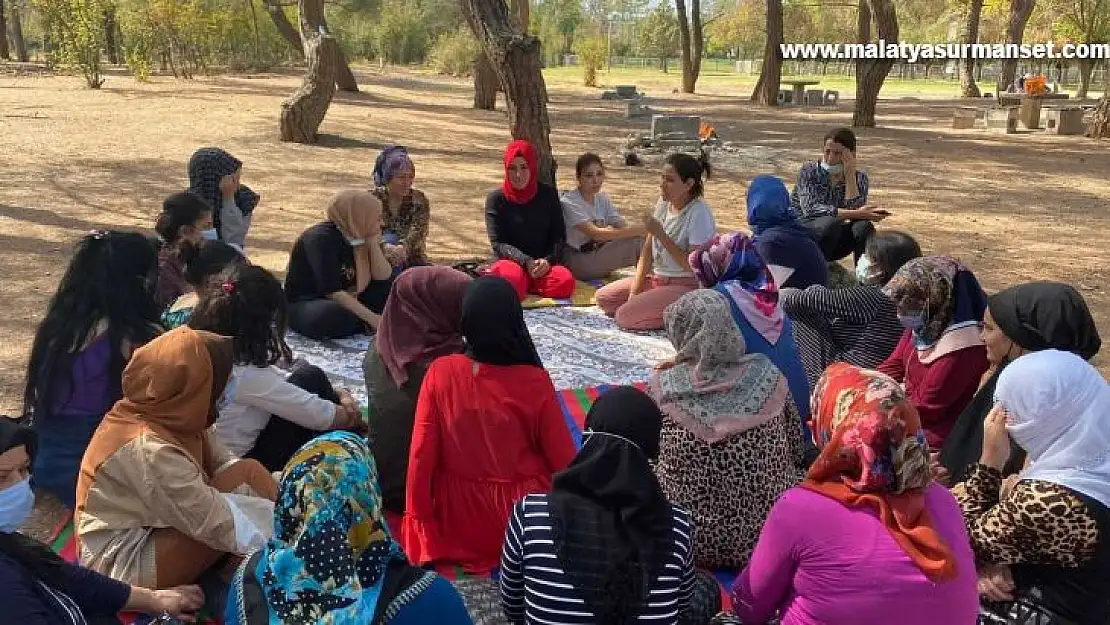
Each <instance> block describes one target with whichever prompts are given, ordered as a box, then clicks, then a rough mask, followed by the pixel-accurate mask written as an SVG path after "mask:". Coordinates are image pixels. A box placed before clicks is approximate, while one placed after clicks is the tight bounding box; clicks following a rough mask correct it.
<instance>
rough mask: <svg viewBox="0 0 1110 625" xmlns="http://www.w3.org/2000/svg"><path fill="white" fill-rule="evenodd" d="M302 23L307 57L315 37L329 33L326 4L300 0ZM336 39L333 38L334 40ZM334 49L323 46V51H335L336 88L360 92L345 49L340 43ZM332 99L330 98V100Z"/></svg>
mask: <svg viewBox="0 0 1110 625" xmlns="http://www.w3.org/2000/svg"><path fill="white" fill-rule="evenodd" d="M299 6H300V21H301V41H303V42H304V45H305V50H304V52H305V56H306V57H307V56H308V41H309V40H310V39H312V38H313V37H316V36H317V35H319V34H320V33H319V31H320V29H323V30H324V32H327V33H329V35H330V32H331V31H330V29H328V21H327V19H326V18H325V17H324V4H323V2H322V1H321V0H300V4H299ZM334 39H335V37H334V36H332V40H334ZM335 43H336V45H335V47H334V48H333V47H332V46H331V45H323V46H321V47H322V48H323V50H328V51H331V50H334V53H335V63H334V66H335V72H334V75H335V86H336V87H338V88H339V90H340V91H349V92H352V93H357V92H358V83H357V82H355V75H354V73H353V72H351V66H350V65H348V64H347V55H346V54H344V53H343V49H342V48H340V47H339V42H338V41H336V42H335ZM329 99H330V98H329Z"/></svg>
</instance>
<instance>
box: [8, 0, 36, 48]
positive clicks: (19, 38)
mask: <svg viewBox="0 0 1110 625" xmlns="http://www.w3.org/2000/svg"><path fill="white" fill-rule="evenodd" d="M8 27H9V28H10V29H11V33H12V45H13V46H15V58H16V59H18V60H19V62H21V63H26V62H27V61H29V60H30V58H31V57H30V56H28V54H27V42H26V41H24V40H23V16H22V15H20V13H19V3H18V2H12V3H9V4H8Z"/></svg>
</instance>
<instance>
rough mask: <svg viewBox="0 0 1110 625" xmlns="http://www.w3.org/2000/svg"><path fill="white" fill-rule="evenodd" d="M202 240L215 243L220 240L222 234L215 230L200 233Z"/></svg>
mask: <svg viewBox="0 0 1110 625" xmlns="http://www.w3.org/2000/svg"><path fill="white" fill-rule="evenodd" d="M200 238H202V239H204V240H205V241H215V240H217V239H219V238H220V233H219V232H217V231H216V229H215V228H209V229H207V230H201V231H200Z"/></svg>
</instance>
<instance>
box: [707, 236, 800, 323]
mask: <svg viewBox="0 0 1110 625" xmlns="http://www.w3.org/2000/svg"><path fill="white" fill-rule="evenodd" d="M690 266H691V267H692V268H693V270H694V275H695V276H697V278H698V282H700V283H701V285H702V286H703V287H705V288H711V289H716V290H717V291H720V292H722V293H724V294H725V295H727V296H728V297H729V298H730V299H732V301H733V302H734V303H735V304H736V306H737V307H738V308H739V309H740V312H741V313H743V315H744V318H745V319H747V321H748V323H750V324H751V326H752V327H753V328H755V331H756V332H759V333H760V334H761V335H763V338H765V339H767V341H768V342H770V343H771V344H772V345H774V344H776V343H778V341H779V336H781V335H782V328H783V324H784V320H785V314H784V313H783V310H782V306H781V305H780V304H779V289H778V286H776V285H775V278H774V276H772V275H771V270H770V269H768V268H767V264H766V263H764V262H763V258H762V257H761V256H760V255H759V252H758V251H757V250H756V249H755V245H753V244H752V240H751V238H750V237H748V235H746V234H744V233H743V232H731V233H729V234H726V235H723V236H722V235H719V234H717V235H713V238H712V239H710V240H709V241H706V242H705V243H704V244H703V245H701V246H700V247H698V248H697V249H695V250H694V251H693V252H691V253H690Z"/></svg>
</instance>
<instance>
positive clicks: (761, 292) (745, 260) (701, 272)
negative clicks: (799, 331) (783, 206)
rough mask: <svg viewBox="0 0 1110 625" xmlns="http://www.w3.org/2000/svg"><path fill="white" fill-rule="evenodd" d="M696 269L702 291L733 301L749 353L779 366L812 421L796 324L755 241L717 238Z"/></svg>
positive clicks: (699, 252) (695, 261) (696, 256)
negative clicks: (784, 308) (796, 339)
mask: <svg viewBox="0 0 1110 625" xmlns="http://www.w3.org/2000/svg"><path fill="white" fill-rule="evenodd" d="M690 266H691V267H693V269H694V275H696V276H697V278H698V282H699V283H700V284H701V286H702V287H704V288H707V289H713V290H715V291H717V292H718V293H721V294H722V295H724V296H726V297H727V298H728V302H729V309H730V310H731V311H732V320H733V321H735V322H736V325H737V327H739V328H740V334H741V335H742V336H743V337H744V344H745V345H746V346H747V349H748V352H749V353H753V354H763V355H764V356H767V357H768V358H770V359H771V362H773V363H775V366H776V367H778V369H779V371H782V373H783V375H785V376H786V381H787V384H788V385H789V387H790V395H791V396H792V397H793V399H794V404H795V405H796V406H797V408H798V414H799V415H801V418H802V419H803V420H805V419H807V418H808V417H809V382H808V381H807V380H806V373H805V369H804V368H803V367H802V360H801V358H800V357H799V356H798V346H797V344H795V342H794V323H793V322H792V321H791V320H790V317H788V316H786V313H784V312H783V310H782V303H781V302H780V301H779V290H778V286H777V285H776V284H775V278H774V276H772V275H771V271H770V269H768V268H767V265H766V263H764V261H763V257H761V256H760V255H759V252H758V251H757V250H756V249H755V246H754V245H752V240H751V239H750V238H749V237H748V236H747V235H746V234H744V233H742V232H732V233H729V234H725V235H713V238H711V239H709V241H707V242H706V243H705V244H704V245H702V246H700V247H698V248H697V249H696V250H694V251H693V252H692V253H691V254H690ZM803 425H804V424H803ZM803 429H804V428H803Z"/></svg>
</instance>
